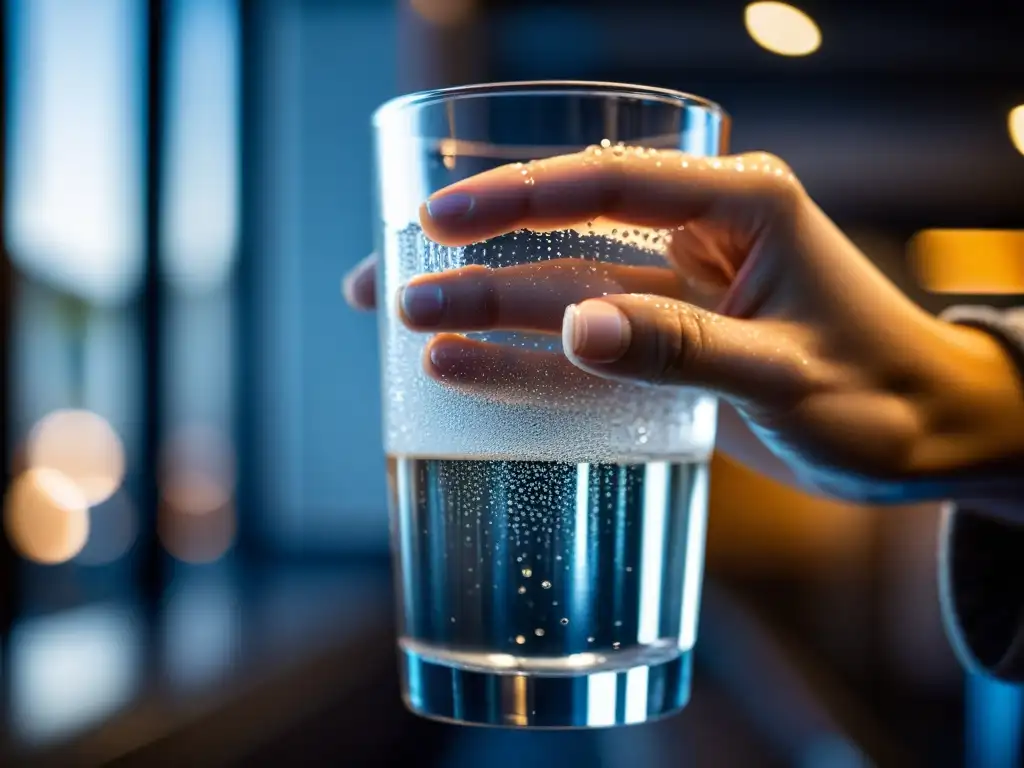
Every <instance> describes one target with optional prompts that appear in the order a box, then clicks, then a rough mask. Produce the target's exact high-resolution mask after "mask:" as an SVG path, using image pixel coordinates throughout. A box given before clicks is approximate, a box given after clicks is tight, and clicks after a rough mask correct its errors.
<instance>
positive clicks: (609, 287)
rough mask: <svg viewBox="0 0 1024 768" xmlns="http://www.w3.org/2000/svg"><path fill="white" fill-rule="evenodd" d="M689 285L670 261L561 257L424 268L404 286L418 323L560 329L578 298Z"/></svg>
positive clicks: (404, 301)
mask: <svg viewBox="0 0 1024 768" xmlns="http://www.w3.org/2000/svg"><path fill="white" fill-rule="evenodd" d="M683 288H684V286H683V284H682V282H681V281H680V279H679V277H678V275H677V274H676V273H675V272H673V271H672V270H670V269H667V268H664V267H645V266H630V265H623V264H611V263H606V262H598V261H587V260H584V259H554V260H552V261H546V262H542V263H539V264H520V265H516V266H512V267H503V268H501V269H487V268H485V267H481V266H471V267H464V268H462V269H455V270H450V271H448V272H441V273H437V274H430V275H421V276H419V277H417V278H415V279H413V280H412V282H410V283H409V284H408V285H407V286H406V287H405V288H404V289H403V291H402V296H401V300H400V302H399V305H400V309H401V312H402V319H403V320H404V321H405V323H406V325H408V326H409V327H410V328H412V329H414V330H434V331H440V330H448V331H483V330H493V329H502V330H520V331H542V332H546V333H559V332H560V331H561V328H562V317H563V315H564V314H565V308H566V307H567V306H569V305H570V304H575V303H577V302H581V301H583V300H585V299H589V298H593V297H597V296H606V295H609V294H618V293H650V294H655V295H661V296H671V297H675V298H680V297H682V296H683V295H684V293H683Z"/></svg>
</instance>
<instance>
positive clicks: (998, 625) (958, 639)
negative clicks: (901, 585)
mask: <svg viewBox="0 0 1024 768" xmlns="http://www.w3.org/2000/svg"><path fill="white" fill-rule="evenodd" d="M942 317H943V319H945V320H948V321H950V322H955V323H960V324H963V325H970V326H972V327H975V328H980V329H982V330H985V331H988V332H989V333H991V334H993V335H994V336H995V337H996V338H998V339H999V340H1000V341H1001V342H1002V343H1003V344H1004V345H1005V346H1006V348H1007V351H1008V352H1009V353H1010V355H1011V356H1012V357H1013V359H1014V360H1015V361H1016V363H1017V364H1018V366H1019V367H1020V369H1021V372H1022V375H1024V310H1011V311H1009V312H999V311H997V310H995V309H992V308H991V307H954V308H953V309H951V310H948V311H947V312H945V313H944V314H943V316H942ZM939 587H940V595H941V597H942V608H943V615H944V618H945V623H946V629H947V632H948V634H949V637H950V640H951V642H952V644H953V647H954V649H955V650H956V652H957V655H958V656H959V657H960V659H961V660H962V661H963V663H964V664H965V666H967V668H968V669H970V670H972V671H975V672H983V673H986V674H989V675H992V676H994V677H998V678H1001V679H1003V680H1007V681H1015V682H1024V499H1022V500H1021V506H1020V520H1019V523H1018V522H1015V521H1013V520H1009V519H999V518H995V517H992V516H991V515H986V514H983V513H982V512H978V511H973V510H971V509H967V508H960V509H957V508H954V507H953V506H950V507H949V508H948V509H947V510H946V512H945V520H944V522H943V528H942V537H941V540H940V550H939Z"/></svg>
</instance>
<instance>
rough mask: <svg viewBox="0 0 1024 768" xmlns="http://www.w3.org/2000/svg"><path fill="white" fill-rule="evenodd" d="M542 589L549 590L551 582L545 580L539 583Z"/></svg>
mask: <svg viewBox="0 0 1024 768" xmlns="http://www.w3.org/2000/svg"><path fill="white" fill-rule="evenodd" d="M540 586H541V588H542V589H551V582H550V581H548V580H547V579H545V580H544V581H542V582H541V583H540Z"/></svg>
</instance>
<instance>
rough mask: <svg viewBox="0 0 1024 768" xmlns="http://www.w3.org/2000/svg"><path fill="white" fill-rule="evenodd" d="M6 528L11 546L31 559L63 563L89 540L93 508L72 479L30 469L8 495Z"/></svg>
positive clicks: (50, 563)
mask: <svg viewBox="0 0 1024 768" xmlns="http://www.w3.org/2000/svg"><path fill="white" fill-rule="evenodd" d="M4 528H5V529H6V531H7V537H8V539H9V540H10V542H11V545H12V546H13V547H14V548H15V549H16V550H17V551H18V552H19V553H20V554H21V555H22V557H24V558H26V559H27V560H33V561H35V562H37V563H43V564H46V565H55V564H57V563H63V562H66V561H68V560H70V559H71V558H73V557H74V556H75V555H77V554H78V553H79V552H80V551H81V550H82V548H83V547H84V546H85V542H86V540H87V539H88V538H89V505H88V504H87V502H86V498H85V496H84V495H83V494H82V491H81V489H80V488H79V486H78V484H77V483H75V482H74V481H73V480H71V479H70V478H68V477H66V476H65V475H63V474H61V473H60V472H58V471H56V470H53V469H46V468H35V469H29V470H28V471H26V472H23V473H22V474H21V475H19V476H18V477H17V478H16V479H15V480H14V482H13V483H12V484H11V488H10V490H9V491H8V492H7V498H6V499H5V500H4Z"/></svg>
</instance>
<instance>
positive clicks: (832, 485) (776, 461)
mask: <svg viewBox="0 0 1024 768" xmlns="http://www.w3.org/2000/svg"><path fill="white" fill-rule="evenodd" d="M531 177H532V178H533V180H534V181H533V183H532V184H524V183H523V177H522V175H521V171H520V170H518V169H516V168H513V167H511V166H506V167H501V168H496V169H494V170H492V171H488V172H486V173H483V174H480V175H478V176H474V177H471V178H469V179H466V180H464V181H461V182H458V183H456V184H454V185H452V186H450V187H448V188H446V189H443V190H441V191H440V192H438V193H437V194H435V195H434V196H433V197H432V198H431V199H430V201H428V203H427V204H425V205H424V207H423V209H422V210H421V223H422V226H423V228H424V231H425V233H426V234H427V235H428V236H429V237H431V238H432V239H433V240H435V241H437V242H439V243H442V244H446V245H464V244H469V243H472V242H477V241H480V240H483V239H487V238H490V237H494V236H497V235H500V234H504V233H508V232H512V231H515V230H518V229H522V228H530V229H549V230H550V229H564V228H569V227H579V226H581V225H583V224H584V223H585V222H588V221H595V220H597V221H605V222H608V221H610V222H617V223H620V224H621V225H629V226H635V227H655V228H663V229H666V230H669V235H668V236H669V237H670V238H671V242H670V244H669V247H668V249H667V256H668V261H669V263H668V264H667V265H666V268H665V269H655V268H637V267H623V266H615V265H611V264H602V265H599V266H598V269H599V270H600V271H599V274H597V275H592V273H590V272H588V273H587V278H588V279H587V280H585V281H583V280H581V279H580V274H579V270H580V269H581V267H582V266H583V265H586V267H587V268H588V269H589V268H590V267H591V266H593V264H594V263H593V262H577V263H576V264H567V263H564V262H562V263H560V262H558V261H553V262H547V263H543V264H539V265H529V266H518V267H511V268H505V269H496V270H489V269H484V268H480V267H470V268H466V269H461V270H455V271H452V272H447V273H441V274H431V275H424V276H421V277H419V278H417V279H415V280H413V281H412V282H411V283H410V284H409V285H408V286H406V287H405V288H404V290H403V295H402V300H401V306H402V314H403V320H404V322H405V323H406V324H407V325H408V326H409V327H411V328H413V329H416V330H421V331H430V332H435V333H438V335H437V336H435V337H434V339H433V340H432V342H431V344H430V346H429V355H428V357H427V359H426V360H425V365H426V368H427V372H428V373H429V374H430V375H432V376H435V377H436V378H438V379H440V380H442V381H445V382H448V383H450V384H451V385H453V386H465V387H471V388H488V387H497V386H499V385H500V382H501V380H503V379H504V378H505V377H504V376H503V375H502V373H501V372H502V371H503V370H507V369H509V368H514V369H516V372H517V373H518V374H522V373H523V371H524V369H525V370H526V371H529V370H530V369H531V367H533V368H536V367H538V366H541V365H550V361H548V360H540V359H539V358H538V354H537V353H526V352H523V351H515V350H510V349H509V348H507V347H499V346H496V345H490V344H484V343H481V342H476V341H471V340H468V339H466V338H464V337H462V336H458V335H456V334H455V333H453V332H455V331H473V330H485V329H494V328H502V329H529V330H534V331H542V332H549V333H561V334H562V338H563V348H564V351H565V356H566V357H567V358H568V362H567V363H564V364H565V365H566V367H568V366H569V364H570V363H571V365H572V366H575V368H576V369H579V370H580V371H583V372H586V373H587V374H590V375H593V376H599V377H604V378H609V379H625V380H630V381H643V382H649V383H651V384H655V385H665V386H671V385H693V386H699V387H704V388H707V389H709V390H712V391H714V392H716V393H717V394H719V395H720V396H721V397H722V398H723V399H724V401H725V403H727V404H728V405H730V406H731V408H730V407H726V408H724V409H723V415H722V419H721V423H720V432H719V447H720V448H722V449H723V450H725V451H726V452H727V453H731V454H733V455H734V456H736V457H737V458H738V459H740V460H741V461H743V462H744V463H747V464H749V465H751V466H753V467H754V468H755V469H758V470H760V471H763V472H766V473H767V474H769V475H771V476H774V477H776V478H777V479H781V480H784V481H787V482H791V483H795V484H798V485H801V486H803V487H805V488H809V489H812V490H817V491H821V492H825V493H828V494H830V495H835V496H839V497H842V498H847V499H852V500H858V501H876V502H887V501H905V500H911V499H921V498H946V497H961V498H962V497H972V496H976V495H978V494H979V493H983V494H990V493H995V492H998V490H999V488H1000V487H1003V486H1018V485H1019V483H1020V482H1021V481H1020V480H1018V479H1017V478H1019V477H1020V474H1021V473H1020V471H1019V468H1020V461H1021V457H1024V393H1022V390H1021V383H1020V381H1019V380H1018V377H1017V374H1016V372H1015V369H1014V368H1013V365H1012V364H1011V362H1010V361H1009V360H1008V359H1007V355H1006V354H1005V352H1004V351H1003V350H1002V348H1001V346H1000V345H999V343H998V342H996V341H995V340H994V339H993V338H991V337H990V336H989V335H987V334H985V333H983V332H981V331H976V330H973V329H970V328H966V327H961V326H954V325H950V324H948V323H944V322H942V321H940V320H938V319H936V318H934V317H932V316H931V315H929V314H927V313H925V312H924V311H923V310H921V309H920V308H918V307H917V306H915V305H914V304H913V303H912V302H910V301H909V300H908V299H907V298H906V297H905V296H903V295H902V294H901V293H900V292H899V291H898V290H897V289H896V288H895V286H893V285H892V284H891V283H889V282H888V281H887V280H886V279H885V278H884V277H883V276H882V275H881V274H880V273H879V272H878V270H877V269H875V267H874V266H873V265H872V264H871V263H870V262H869V261H868V259H867V258H866V257H865V256H864V255H863V254H862V253H860V251H859V250H858V249H857V248H856V247H855V246H854V245H853V244H852V243H851V242H850V241H849V240H848V239H847V238H846V237H845V236H844V235H843V234H842V232H840V231H839V229H838V228H837V227H836V226H835V224H834V223H833V222H832V221H831V220H829V219H828V217H827V216H825V214H824V213H823V212H822V211H821V210H820V209H819V208H818V207H817V206H816V205H815V204H814V202H813V201H812V200H811V199H810V198H809V197H808V196H807V194H806V193H805V192H804V190H803V188H802V187H801V185H800V184H799V182H798V181H797V180H796V179H795V177H794V176H793V175H792V173H791V172H790V171H789V169H788V168H787V167H786V166H785V164H784V163H783V162H782V161H780V160H778V159H777V158H774V157H772V156H770V155H766V154H753V155H740V156H734V157H727V158H709V159H700V158H694V157H691V156H687V155H684V154H681V153H678V152H658V153H649V152H644V151H628V152H625V153H621V154H618V155H616V154H614V153H604V154H603V155H602V156H600V157H596V156H594V155H593V154H589V155H588V154H580V155H567V156H562V157H558V158H552V159H550V160H544V161H540V162H537V163H535V164H533V167H532V168H531ZM538 278H544V279H543V280H540V279H538ZM372 282H373V263H372V261H366V262H364V263H363V264H362V265H361V267H359V268H357V270H356V271H355V272H354V273H353V274H352V275H351V276H350V278H349V280H348V281H347V287H346V293H347V295H348V296H349V299H350V301H351V302H352V303H353V304H354V305H356V306H364V307H369V306H371V305H372V296H373V290H372ZM588 284H589V287H588ZM605 294H607V295H605ZM563 362H564V361H563ZM755 436H756V439H755ZM765 448H767V449H768V450H767V451H766V450H764V449H765Z"/></svg>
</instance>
